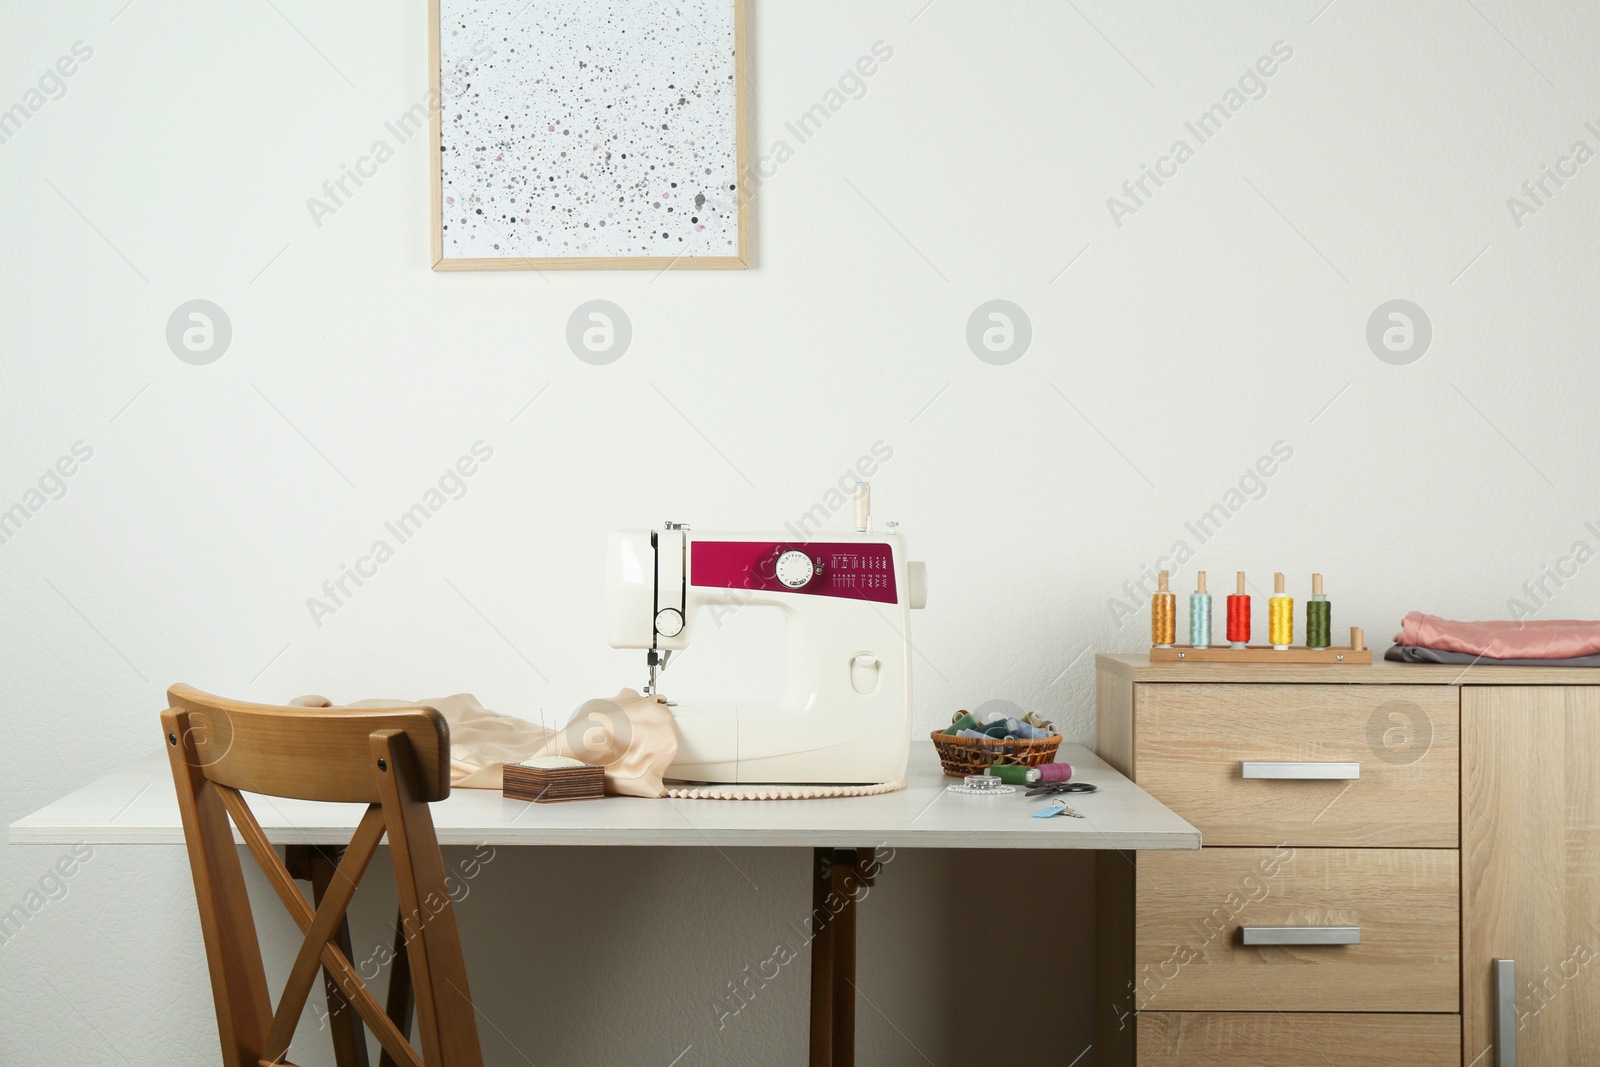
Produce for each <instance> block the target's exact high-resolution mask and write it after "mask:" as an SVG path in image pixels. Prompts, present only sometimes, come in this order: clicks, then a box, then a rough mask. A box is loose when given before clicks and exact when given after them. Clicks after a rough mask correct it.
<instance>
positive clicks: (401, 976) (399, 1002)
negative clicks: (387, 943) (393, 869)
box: [378, 912, 413, 1067]
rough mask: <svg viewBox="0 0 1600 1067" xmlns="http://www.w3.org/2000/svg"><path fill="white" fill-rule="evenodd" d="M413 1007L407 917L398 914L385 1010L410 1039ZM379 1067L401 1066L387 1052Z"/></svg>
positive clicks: (396, 914) (395, 923)
mask: <svg viewBox="0 0 1600 1067" xmlns="http://www.w3.org/2000/svg"><path fill="white" fill-rule="evenodd" d="M412 1007H413V997H412V992H411V956H410V955H409V954H408V953H407V952H406V924H405V916H404V915H402V914H400V913H398V912H397V913H395V917H394V957H393V959H391V960H390V962H389V995H388V998H387V1001H386V1003H385V1004H384V1010H385V1011H387V1012H388V1013H389V1018H390V1019H392V1020H394V1025H395V1027H396V1029H398V1030H399V1031H400V1032H401V1033H402V1034H405V1035H406V1036H407V1037H408V1038H409V1037H410V1036H411V1009H412ZM378 1067H399V1065H398V1064H396V1063H395V1062H394V1058H393V1057H392V1056H390V1055H389V1053H388V1052H387V1051H385V1052H384V1054H383V1056H382V1058H380V1059H379V1060H378Z"/></svg>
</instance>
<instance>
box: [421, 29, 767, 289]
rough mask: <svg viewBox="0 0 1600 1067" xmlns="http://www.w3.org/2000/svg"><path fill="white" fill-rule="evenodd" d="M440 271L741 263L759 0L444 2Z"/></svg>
mask: <svg viewBox="0 0 1600 1067" xmlns="http://www.w3.org/2000/svg"><path fill="white" fill-rule="evenodd" d="M429 9H430V10H429V18H430V20H431V26H430V47H429V64H430V66H431V71H430V84H429V89H430V98H429V102H430V105H431V106H430V111H431V112H432V123H433V158H432V167H433V174H432V186H433V221H432V225H433V241H432V244H433V267H434V269H435V270H603V269H613V270H615V269H624V270H625V269H656V270H666V269H676V270H683V269H739V268H743V267H746V266H748V265H749V262H750V252H749V250H750V205H749V203H748V200H747V198H746V197H745V195H744V192H745V190H744V188H743V185H742V182H741V176H742V175H743V174H744V168H745V151H746V146H745V128H746V125H747V115H746V111H747V107H748V97H749V93H748V91H747V87H746V82H745V55H746V48H745V0H673V2H671V3H659V2H655V3H652V2H647V0H430V2H429Z"/></svg>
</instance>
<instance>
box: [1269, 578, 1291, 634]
mask: <svg viewBox="0 0 1600 1067" xmlns="http://www.w3.org/2000/svg"><path fill="white" fill-rule="evenodd" d="M1267 640H1268V641H1270V642H1271V643H1272V647H1273V648H1275V649H1277V650H1278V651H1280V652H1281V651H1283V650H1284V649H1286V648H1288V647H1289V646H1290V645H1292V644H1294V597H1292V596H1284V595H1283V574H1282V572H1279V573H1277V574H1274V575H1273V576H1272V599H1271V600H1269V601H1267Z"/></svg>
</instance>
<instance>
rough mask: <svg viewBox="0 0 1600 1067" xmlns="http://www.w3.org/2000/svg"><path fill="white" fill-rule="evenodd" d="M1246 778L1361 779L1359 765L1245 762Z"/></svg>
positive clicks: (1243, 764) (1243, 765)
mask: <svg viewBox="0 0 1600 1067" xmlns="http://www.w3.org/2000/svg"><path fill="white" fill-rule="evenodd" d="M1240 766H1241V767H1243V768H1244V776H1245V777H1246V778H1301V779H1322V780H1331V781H1354V780H1356V779H1358V778H1360V777H1361V764H1359V763H1260V762H1252V761H1251V760H1245V761H1244V762H1243V763H1241V764H1240Z"/></svg>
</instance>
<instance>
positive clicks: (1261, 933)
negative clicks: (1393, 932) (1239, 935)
mask: <svg viewBox="0 0 1600 1067" xmlns="http://www.w3.org/2000/svg"><path fill="white" fill-rule="evenodd" d="M1239 929H1240V930H1241V931H1243V933H1244V943H1245V944H1247V945H1359V944H1361V927H1359V926H1241V927H1239Z"/></svg>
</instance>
